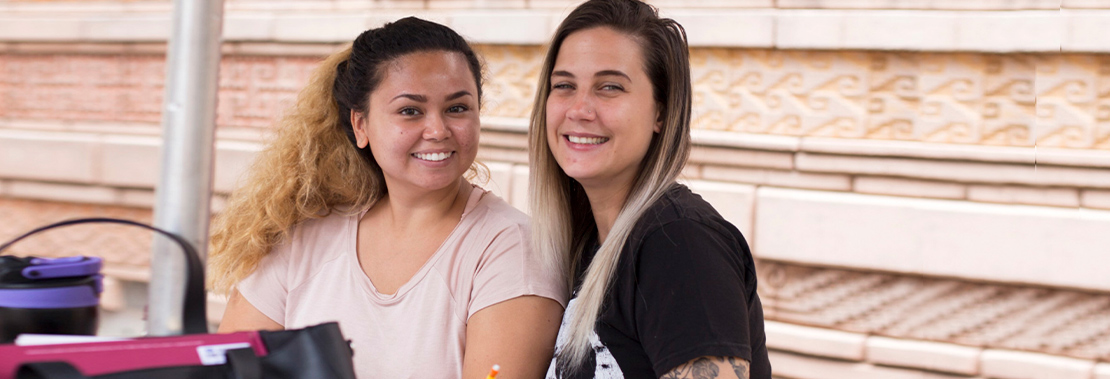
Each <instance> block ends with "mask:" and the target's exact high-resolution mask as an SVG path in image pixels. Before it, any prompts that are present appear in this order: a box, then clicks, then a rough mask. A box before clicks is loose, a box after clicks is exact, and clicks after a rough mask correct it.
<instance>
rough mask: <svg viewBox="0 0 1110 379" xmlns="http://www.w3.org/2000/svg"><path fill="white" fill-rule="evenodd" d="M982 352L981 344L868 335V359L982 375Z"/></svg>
mask: <svg viewBox="0 0 1110 379" xmlns="http://www.w3.org/2000/svg"><path fill="white" fill-rule="evenodd" d="M982 351H983V349H982V348H978V347H970V346H961V345H955V344H950V343H943V342H931V341H918V340H909V339H900V338H889V337H880V336H871V337H868V338H867V361H868V362H871V363H875V364H881V365H887V366H898V367H908V368H917V369H923V370H929V371H939V372H947V373H953V374H961V375H977V374H979V356H980V355H981V353H982Z"/></svg>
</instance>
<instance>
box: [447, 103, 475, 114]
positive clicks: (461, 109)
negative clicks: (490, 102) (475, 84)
mask: <svg viewBox="0 0 1110 379" xmlns="http://www.w3.org/2000/svg"><path fill="white" fill-rule="evenodd" d="M468 110H470V108H468V107H466V106H465V105H455V106H452V107H450V108H447V113H463V112H466V111H468Z"/></svg>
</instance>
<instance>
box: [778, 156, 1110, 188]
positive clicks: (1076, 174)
mask: <svg viewBox="0 0 1110 379" xmlns="http://www.w3.org/2000/svg"><path fill="white" fill-rule="evenodd" d="M794 166H795V168H796V169H797V170H799V171H807V172H817V173H829V174H846V175H868V176H889V177H900V178H910V179H929V180H939V181H951V182H957V183H982V184H1018V185H1026V186H1035V187H1080V188H1097V189H1105V188H1110V169H1105V168H1089V167H1070V166H1055V165H1045V164H1038V165H1033V164H1028V165H1022V164H1013V163H985V162H959V161H947V160H937V159H916V158H898V157H870V156H858V155H832V154H814V153H806V152H802V153H798V154H797V155H796V156H795V158H794Z"/></svg>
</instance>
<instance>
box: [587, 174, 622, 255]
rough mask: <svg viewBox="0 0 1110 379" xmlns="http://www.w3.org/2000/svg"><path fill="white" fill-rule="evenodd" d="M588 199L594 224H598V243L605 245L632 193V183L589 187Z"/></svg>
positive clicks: (611, 183)
mask: <svg viewBox="0 0 1110 379" xmlns="http://www.w3.org/2000/svg"><path fill="white" fill-rule="evenodd" d="M582 189H584V190H585V191H586V198H588V199H589V200H590V210H591V211H592V212H593V214H594V223H596V224H597V242H598V243H604V242H605V238H607V237H609V231H610V230H612V229H613V224H615V223H616V222H617V216H620V213H621V209H624V203H625V201H627V200H628V194H629V193H631V192H632V182H631V181H615V182H610V183H607V184H600V185H593V186H587V185H583V186H582Z"/></svg>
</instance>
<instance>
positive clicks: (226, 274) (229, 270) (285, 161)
mask: <svg viewBox="0 0 1110 379" xmlns="http://www.w3.org/2000/svg"><path fill="white" fill-rule="evenodd" d="M350 54H351V49H350V48H347V49H344V50H343V51H341V52H339V53H336V54H333V55H332V56H330V57H328V58H327V59H325V60H324V62H323V63H322V64H321V65H320V67H318V68H317V69H316V70H315V71H314V72H313V73H312V77H311V79H310V80H309V83H308V85H307V86H306V87H305V88H304V89H303V90H301V92H300V94H299V95H298V96H297V102H296V104H295V105H294V107H293V108H292V110H291V111H290V112H289V113H288V114H287V115H286V116H285V117H284V118H282V120H281V121H280V122H279V124H278V127H277V132H276V135H275V136H274V139H273V141H272V142H271V143H270V144H269V146H268V147H267V148H266V149H265V150H263V151H262V152H261V153H260V154H259V156H258V157H257V160H256V161H255V163H254V165H253V166H252V167H251V170H250V176H249V177H248V179H247V182H246V185H244V186H243V187H241V188H239V189H237V190H236V191H235V192H234V194H233V195H232V197H231V199H230V201H229V202H228V204H227V207H226V208H224V210H223V211H222V212H220V215H219V216H218V217H217V218H216V220H215V225H214V230H215V232H214V233H213V234H212V238H211V247H210V249H209V255H208V263H209V275H208V278H209V285H210V286H211V288H212V289H213V290H215V291H217V292H228V291H230V290H231V289H232V288H234V286H235V285H236V284H237V283H239V281H240V280H242V279H243V278H245V277H246V276H247V275H249V274H250V273H251V272H253V271H254V268H255V267H257V266H258V262H259V260H261V259H262V257H263V256H265V255H266V254H267V253H268V252H269V251H270V249H271V248H272V247H273V246H274V245H275V244H277V243H278V242H280V241H282V240H283V239H284V238H286V237H288V233H289V231H290V229H291V227H292V226H293V225H295V224H297V223H299V222H301V221H304V220H306V219H310V218H318V217H324V216H327V215H328V214H330V213H331V212H333V211H335V210H337V209H340V207H344V208H346V209H347V210H348V211H355V210H360V209H365V208H368V207H369V206H370V204H373V203H374V202H375V201H377V200H378V198H380V197H381V196H382V194H383V191H382V189H383V188H384V179H383V178H382V173H381V171H377V170H373V169H372V168H371V166H370V164H368V162H366V160H364V159H363V158H362V157H361V156H360V155H359V153H358V151H357V150H355V149H352V148H351V147H350V142H348V140H347V136H346V135H344V132H343V130H342V129H340V128H339V127H338V126H337V125H339V124H340V120H339V118H340V117H342V116H345V115H340V112H339V107H337V106H336V104H335V99H334V97H333V96H332V85H333V84H332V83H333V82H334V81H335V76H336V67H337V66H338V65H339V64H340V63H341V62H345V61H346V60H347V58H348V57H349V56H350ZM346 116H349V115H346Z"/></svg>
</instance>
